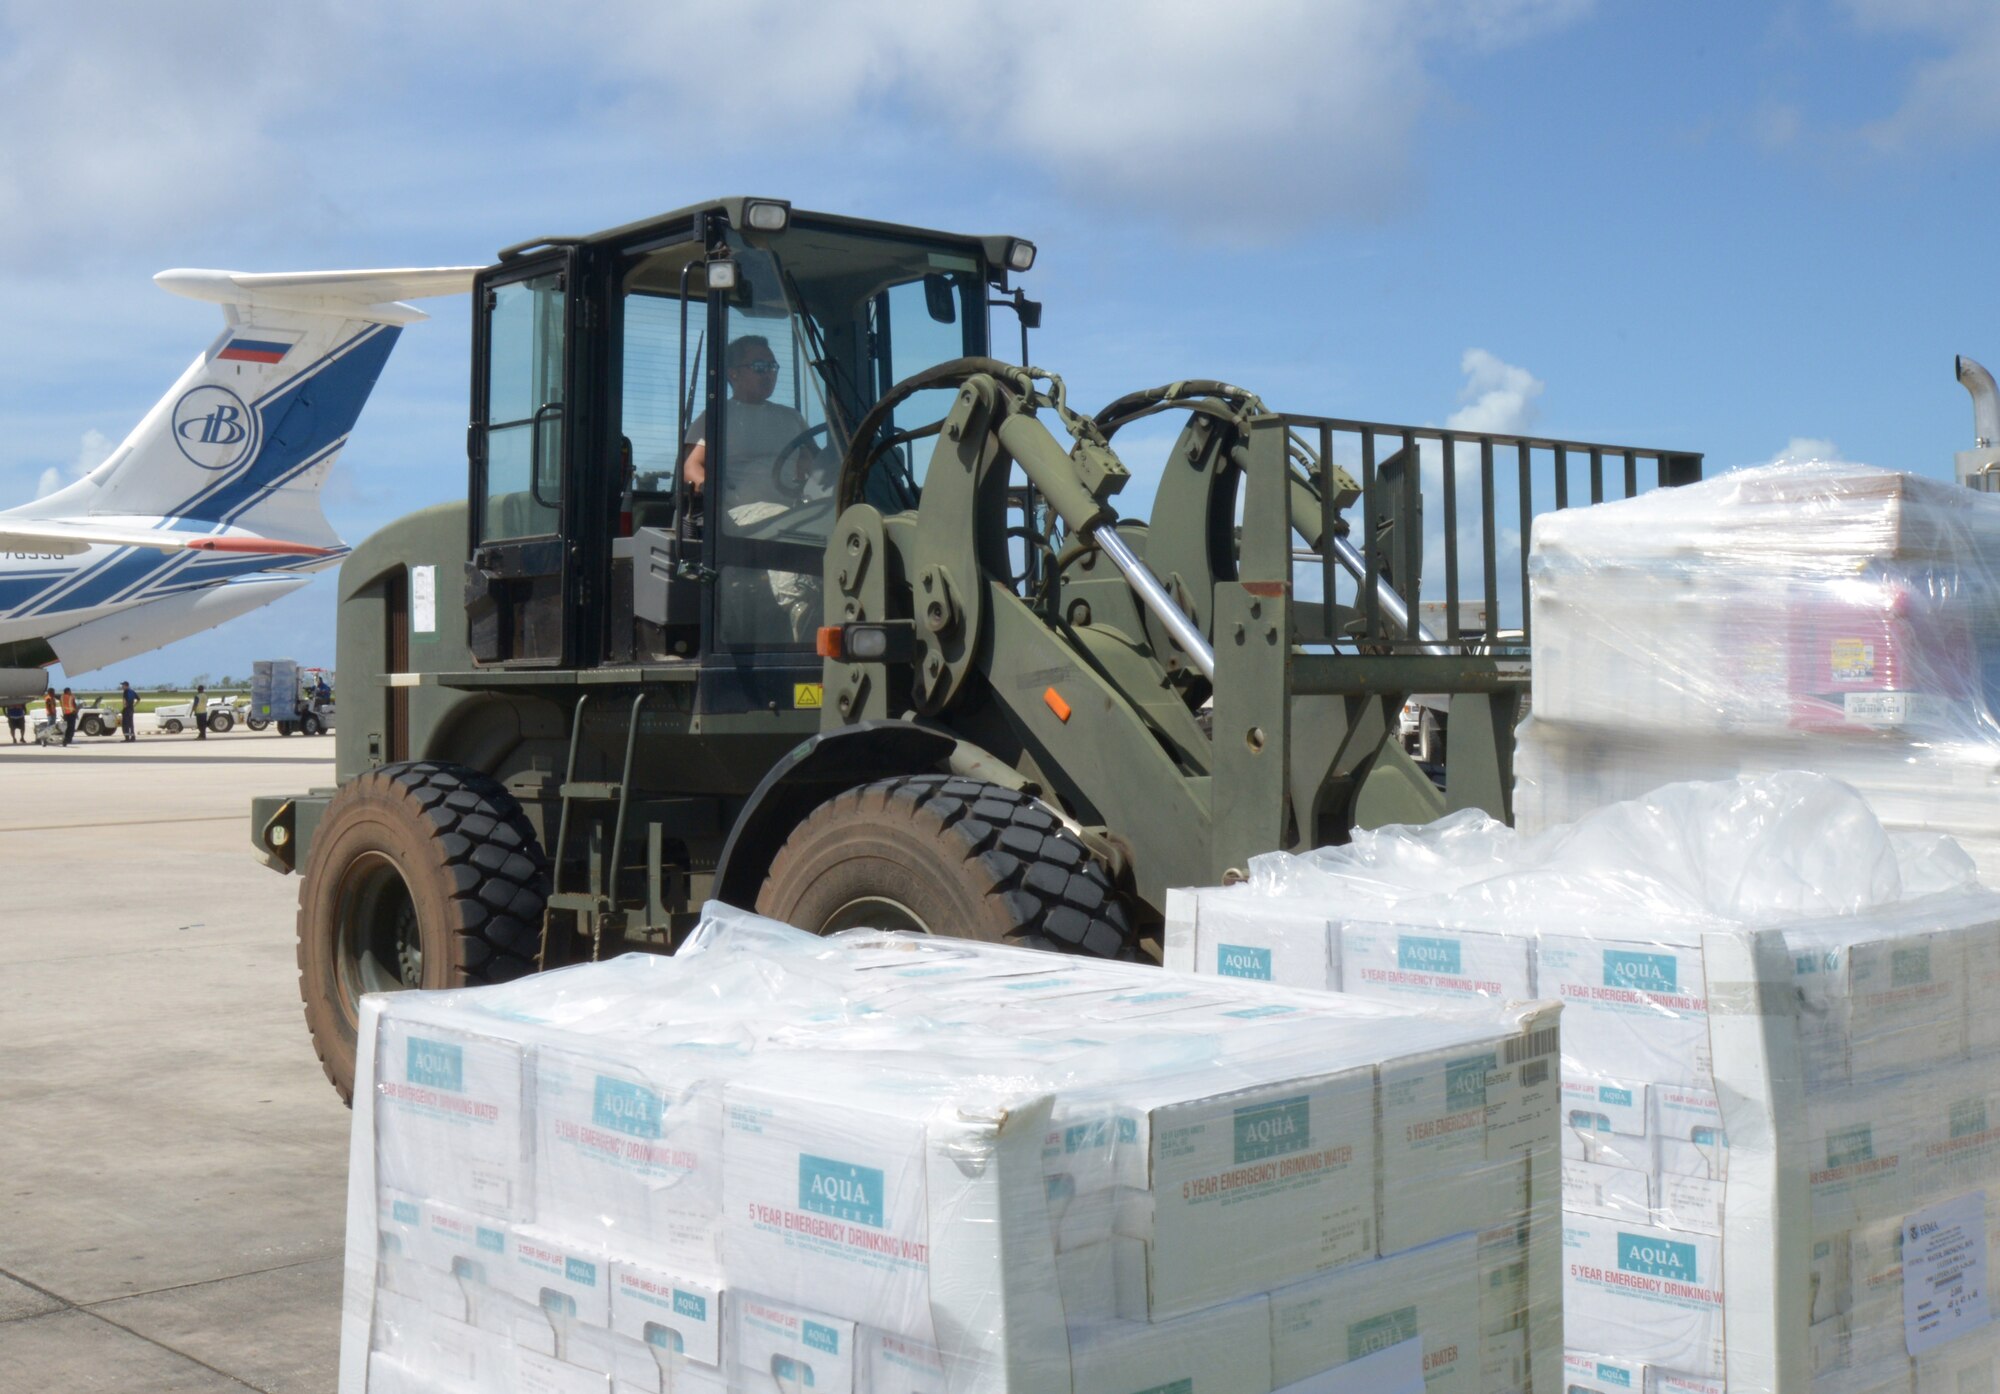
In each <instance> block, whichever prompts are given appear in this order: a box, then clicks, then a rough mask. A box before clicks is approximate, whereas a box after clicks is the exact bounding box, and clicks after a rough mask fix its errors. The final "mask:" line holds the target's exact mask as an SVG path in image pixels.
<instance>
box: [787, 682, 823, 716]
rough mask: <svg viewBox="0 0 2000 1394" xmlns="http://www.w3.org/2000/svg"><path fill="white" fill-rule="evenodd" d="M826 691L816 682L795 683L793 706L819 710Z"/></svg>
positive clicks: (793, 687) (793, 686) (793, 685)
mask: <svg viewBox="0 0 2000 1394" xmlns="http://www.w3.org/2000/svg"><path fill="white" fill-rule="evenodd" d="M824 691H825V689H824V688H822V687H821V686H820V684H818V683H816V682H795V683H793V684H792V705H793V706H794V707H811V708H813V709H815V710H817V709H818V708H819V705H820V699H821V696H822V694H823V693H824Z"/></svg>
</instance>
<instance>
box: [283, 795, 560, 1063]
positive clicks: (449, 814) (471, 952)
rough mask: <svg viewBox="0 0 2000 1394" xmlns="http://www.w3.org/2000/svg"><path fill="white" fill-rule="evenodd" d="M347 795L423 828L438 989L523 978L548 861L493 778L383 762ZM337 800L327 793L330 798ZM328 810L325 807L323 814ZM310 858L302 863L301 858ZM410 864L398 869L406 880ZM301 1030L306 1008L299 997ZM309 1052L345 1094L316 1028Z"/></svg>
mask: <svg viewBox="0 0 2000 1394" xmlns="http://www.w3.org/2000/svg"><path fill="white" fill-rule="evenodd" d="M350 790H351V791H353V793H352V795H350V796H351V797H361V796H366V795H369V794H374V795H378V796H380V795H387V796H388V797H390V798H391V799H399V800H401V801H402V802H404V803H405V805H406V806H407V807H408V809H409V810H410V812H411V813H413V814H414V816H415V817H416V818H417V819H418V820H421V821H422V822H424V823H427V824H428V825H429V827H430V834H429V837H430V841H431V843H432V845H433V846H434V847H435V848H436V850H437V851H438V853H439V856H440V859H441V861H442V862H443V865H442V867H441V868H439V869H440V870H441V871H442V873H443V876H442V878H441V884H440V887H439V889H440V890H442V891H443V893H444V895H445V899H446V904H447V906H448V907H449V915H448V923H447V924H446V925H445V929H446V932H447V933H448V934H449V935H450V942H451V945H452V951H453V952H452V960H453V961H452V962H451V963H450V964H449V965H447V968H446V974H447V976H448V979H449V981H448V983H435V982H434V980H432V973H431V972H430V971H429V970H428V969H427V970H426V972H425V975H424V976H425V978H426V979H427V985H434V986H451V987H475V986H480V985H484V984H487V983H499V982H507V981H509V980H511V979H514V978H518V977H522V976H524V975H525V974H528V973H532V972H534V971H535V968H536V960H537V957H538V955H539V953H540V949H541V937H542V913H543V908H544V906H545V904H546V901H547V897H548V861H547V858H546V857H544V856H543V854H542V849H541V845H540V843H539V842H538V841H537V839H536V837H535V830H534V826H533V825H532V824H531V823H530V822H529V821H528V817H527V815H526V814H525V813H523V812H522V811H521V806H520V804H519V803H518V802H516V800H515V799H514V796H513V795H511V794H509V793H508V792H507V790H506V788H505V787H504V786H502V785H501V784H500V783H499V781H497V780H495V779H492V778H490V777H488V776H486V775H484V774H480V773H478V772H477V771H475V770H470V769H467V768H465V767H464V766H460V765H452V764H447V763H444V762H442V761H437V760H414V761H407V762H402V763H397V764H390V765H383V766H381V767H380V768H378V769H374V770H370V771H368V772H367V773H365V774H362V775H359V776H357V777H356V778H355V779H354V780H353V781H352V782H351V783H350V784H348V785H347V786H345V787H343V789H342V790H341V793H343V794H347V793H348V792H349V791H350ZM339 797H340V795H336V796H335V798H336V800H337V799H338V798H339ZM331 811H332V810H331V809H329V812H331ZM308 860H309V861H310V858H308ZM412 870H413V868H407V867H406V868H405V869H404V871H405V875H406V876H407V875H408V874H410V872H411V871H412ZM311 891H312V886H311V884H310V883H309V882H308V881H307V879H306V878H304V877H301V878H300V885H299V936H298V942H299V988H300V994H301V996H302V997H304V996H305V994H306V992H307V979H306V958H307V952H308V944H309V943H311V942H313V941H312V936H311V935H310V934H309V928H310V926H309V924H308V921H309V917H310V915H311V913H312V904H313V901H312V895H311ZM307 1024H308V1025H309V1026H310V1025H312V1004H311V1001H310V999H308V1000H307ZM312 1037H313V1047H314V1050H315V1051H316V1052H317V1053H318V1055H319V1059H320V1065H321V1067H322V1068H323V1069H325V1071H326V1074H327V1078H328V1079H329V1080H331V1081H332V1082H333V1084H334V1086H335V1088H337V1089H340V1090H341V1092H342V1094H343V1096H346V1095H347V1094H348V1093H349V1089H348V1087H347V1086H346V1085H345V1084H344V1082H343V1080H342V1079H341V1076H340V1073H339V1071H338V1070H337V1069H336V1067H335V1062H334V1061H333V1060H331V1059H329V1058H328V1054H327V1049H326V1046H325V1044H324V1043H323V1042H322V1040H321V1038H320V1035H319V1032H318V1031H317V1030H314V1031H313V1032H312Z"/></svg>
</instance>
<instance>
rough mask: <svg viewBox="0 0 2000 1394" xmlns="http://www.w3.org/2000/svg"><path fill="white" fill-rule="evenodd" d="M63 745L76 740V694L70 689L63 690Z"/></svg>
mask: <svg viewBox="0 0 2000 1394" xmlns="http://www.w3.org/2000/svg"><path fill="white" fill-rule="evenodd" d="M62 719H63V744H64V745H68V744H69V743H70V742H71V741H73V740H75V739H76V694H75V693H74V692H71V691H70V690H69V689H68V688H66V687H65V688H64V689H63V690H62Z"/></svg>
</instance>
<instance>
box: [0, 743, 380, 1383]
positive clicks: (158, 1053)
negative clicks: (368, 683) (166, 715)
mask: <svg viewBox="0 0 2000 1394" xmlns="http://www.w3.org/2000/svg"><path fill="white" fill-rule="evenodd" d="M332 756H333V743H332V741H331V739H326V738H320V739H314V738H307V737H292V738H289V739H287V738H284V737H280V736H278V735H276V734H275V733H272V732H267V733H263V734H252V733H248V732H232V733H231V734H230V735H228V736H221V737H214V738H211V739H210V740H209V741H207V742H205V743H197V742H196V741H195V740H194V739H193V738H192V737H191V736H183V737H178V738H174V737H152V738H144V739H141V740H140V741H138V742H136V743H132V744H126V743H124V742H120V741H115V740H114V741H103V740H94V741H90V742H88V743H87V744H85V743H84V742H83V740H82V738H81V737H79V743H78V744H77V745H76V746H73V747H71V748H69V749H67V750H62V749H55V750H45V749H42V748H39V747H32V746H29V747H14V746H9V745H5V744H0V887H4V892H0V897H3V898H0V905H4V907H5V912H4V915H3V916H0V924H4V926H5V928H4V929H0V1394H49V1392H50V1391H57V1392H59V1394H68V1392H69V1391H85V1390H88V1391H98V1390H103V1391H120V1392H121V1394H123V1392H124V1391H130V1392H131V1394H169V1391H198V1392H199V1394H207V1391H211V1390H215V1391H239V1392H240V1391H242V1390H246V1389H254V1390H263V1391H270V1394H292V1392H293V1391H298V1394H306V1392H307V1391H311V1394H330V1391H332V1389H333V1388H334V1382H335V1369H336V1363H337V1362H336V1354H337V1352H336V1346H337V1340H338V1327H339V1313H340V1255H341V1243H342V1235H341V1225H342V1220H343V1205H344V1195H345V1187H346V1182H347V1156H346V1148H347V1124H348V1113H347V1110H346V1109H345V1108H343V1107H342V1106H341V1104H340V1101H339V1099H338V1097H337V1096H336V1095H335V1094H334V1092H333V1090H332V1088H331V1087H330V1086H329V1085H328V1084H327V1083H326V1080H325V1077H324V1076H323V1075H322V1074H321V1073H320V1069H319V1063H318V1061H317V1060H316V1059H315V1058H314V1056H313V1052H312V1047H311V1045H310V1044H309V1043H308V1042H307V1039H306V1032H305V1025H304V1022H303V1020H302V1018H301V1016H300V1011H299V1002H298V988H297V966H296V963H295V961H294V958H293V942H292V933H293V918H294V914H295V910H296V902H295V897H296V895H297V893H298V882H297V880H296V879H295V878H291V877H280V876H277V875H275V874H273V873H271V872H269V871H266V870H265V869H264V868H263V867H262V866H260V865H258V864H257V863H256V862H255V861H253V860H252V858H251V855H250V852H249V844H248V840H247V827H248V817H247V814H248V808H249V800H250V796H251V795H252V794H257V793H274V792H289V791H294V790H300V789H305V788H308V787H311V786H314V785H326V784H330V783H331V782H332V779H333V766H332Z"/></svg>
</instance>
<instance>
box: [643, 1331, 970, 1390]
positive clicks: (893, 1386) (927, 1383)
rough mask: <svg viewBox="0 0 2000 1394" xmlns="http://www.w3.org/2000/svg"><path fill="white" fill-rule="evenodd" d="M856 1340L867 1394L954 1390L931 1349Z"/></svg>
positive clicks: (878, 1334)
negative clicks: (858, 1342)
mask: <svg viewBox="0 0 2000 1394" xmlns="http://www.w3.org/2000/svg"><path fill="white" fill-rule="evenodd" d="M857 1339H859V1341H860V1342H861V1355H860V1370H861V1381H860V1387H861V1389H862V1390H864V1391H865V1394H943V1391H945V1390H946V1389H949V1388H950V1387H951V1384H950V1380H949V1378H948V1376H947V1374H946V1371H945V1366H944V1357H943V1356H941V1355H939V1354H938V1353H937V1351H936V1350H934V1349H932V1348H931V1347H930V1346H925V1345H919V1344H917V1343H916V1342H915V1341H912V1340H910V1339H909V1338H908V1337H905V1336H896V1335H892V1334H891V1333H889V1332H887V1331H868V1330H863V1331H862V1332H861V1333H860V1335H859V1337H858V1338H857ZM669 1394H671V1391H669Z"/></svg>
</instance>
